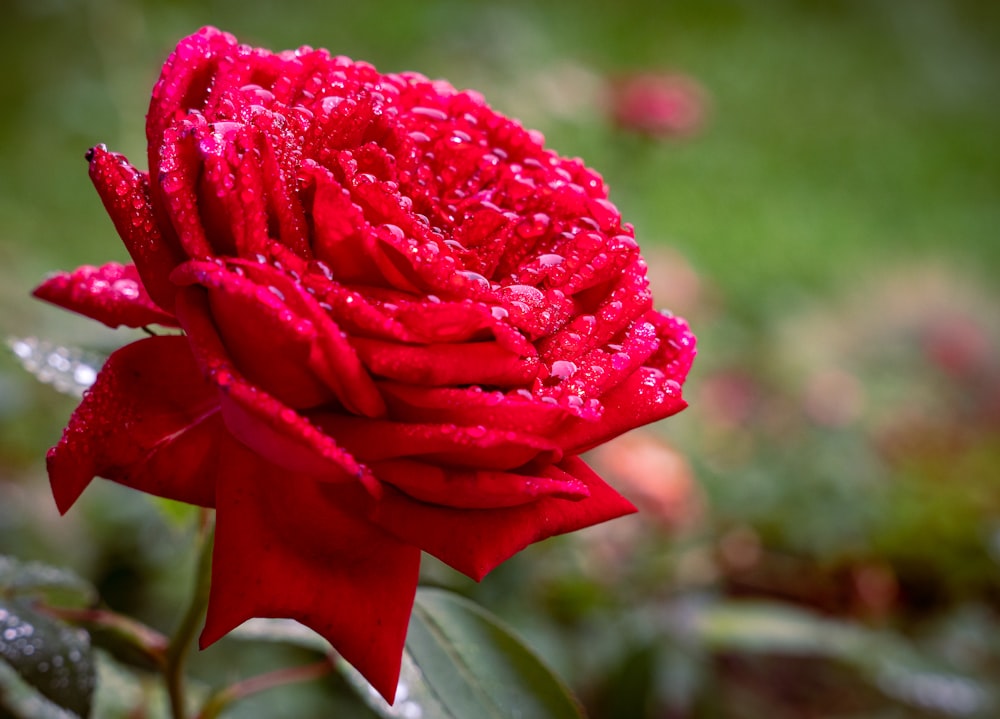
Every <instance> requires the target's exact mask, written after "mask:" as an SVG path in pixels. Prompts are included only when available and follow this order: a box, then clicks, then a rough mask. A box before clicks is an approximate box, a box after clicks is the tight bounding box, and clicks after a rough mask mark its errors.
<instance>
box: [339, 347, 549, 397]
mask: <svg viewBox="0 0 1000 719" xmlns="http://www.w3.org/2000/svg"><path fill="white" fill-rule="evenodd" d="M354 346H355V347H356V348H357V351H358V355H359V356H360V357H361V361H362V362H364V363H365V366H366V367H368V369H369V371H370V372H371V373H372V374H375V375H378V376H380V377H387V378H389V379H394V380H398V381H400V382H408V383H410V384H418V385H430V386H448V385H463V384H481V385H490V386H495V387H523V386H524V385H525V384H526V383H530V382H531V380H532V379H533V378H534V377H535V375H536V374H537V373H538V359H537V358H536V357H521V356H519V355H516V354H513V353H511V352H510V351H509V350H507V349H506V348H504V347H503V346H502V345H501V344H500V343H499V342H469V343H465V344H445V343H441V344H434V345H402V344H397V343H394V342H383V341H381V340H375V339H367V338H360V337H358V338H355V340H354Z"/></svg>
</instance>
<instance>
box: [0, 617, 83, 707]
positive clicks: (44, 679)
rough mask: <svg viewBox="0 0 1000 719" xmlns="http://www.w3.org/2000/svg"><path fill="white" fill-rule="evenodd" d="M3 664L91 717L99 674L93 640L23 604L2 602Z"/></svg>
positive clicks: (44, 693) (0, 651)
mask: <svg viewBox="0 0 1000 719" xmlns="http://www.w3.org/2000/svg"><path fill="white" fill-rule="evenodd" d="M0 659H3V660H4V661H5V662H6V663H7V664H9V665H10V666H11V667H13V668H14V669H15V670H16V671H17V673H18V674H19V675H20V676H21V678H22V679H23V680H24V682H25V683H26V684H29V685H31V686H32V687H34V688H35V689H36V690H38V692H39V693H40V694H41V695H42V696H44V697H45V698H47V699H49V700H50V701H51V702H53V703H54V704H57V705H58V706H60V707H63V708H64V709H67V710H69V711H71V712H73V713H74V714H77V715H78V716H80V717H84V719H86V717H88V716H89V715H90V706H91V701H92V699H93V694H94V684H95V681H96V679H95V672H94V664H93V659H92V656H91V651H90V638H89V637H88V636H87V633H86V632H84V631H83V630H80V629H74V628H72V627H69V626H67V625H66V624H64V623H62V622H60V621H57V620H55V619H52V618H51V617H48V616H46V615H44V614H41V613H40V612H38V611H36V610H35V609H33V608H32V606H31V604H30V603H29V602H28V601H26V600H23V599H8V600H0Z"/></svg>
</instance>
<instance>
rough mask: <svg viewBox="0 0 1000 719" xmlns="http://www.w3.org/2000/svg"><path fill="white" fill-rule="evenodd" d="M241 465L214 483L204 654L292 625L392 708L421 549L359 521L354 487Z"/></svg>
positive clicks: (252, 462)
mask: <svg viewBox="0 0 1000 719" xmlns="http://www.w3.org/2000/svg"><path fill="white" fill-rule="evenodd" d="M231 460H238V458H236V457H233V458H231ZM242 466H243V472H241V473H240V476H238V477H237V476H235V474H232V473H230V474H227V475H225V476H223V477H220V479H219V482H218V498H217V503H216V506H217V510H218V513H217V516H218V519H217V528H216V538H215V549H214V553H213V561H212V584H211V587H212V588H211V596H210V599H209V606H208V616H207V618H206V622H205V629H204V632H203V633H202V635H201V646H202V647H206V646H208V645H209V644H212V643H213V642H215V641H216V640H218V639H219V638H221V637H222V636H223V635H224V634H226V633H227V632H229V631H230V630H232V629H234V628H236V627H237V626H239V625H240V624H241V623H243V622H244V621H246V620H247V619H251V618H253V617H281V618H289V619H296V620H298V621H300V622H302V623H303V624H305V625H306V626H308V627H310V628H312V629H313V630H315V631H316V632H318V633H319V634H321V635H322V636H323V637H325V638H326V639H327V640H329V642H330V643H331V644H332V645H333V646H334V648H335V649H336V650H337V651H338V652H339V653H340V654H342V655H343V657H344V658H345V659H346V660H347V661H349V662H350V663H351V664H353V665H354V666H355V667H356V668H357V669H358V671H360V672H361V673H362V674H363V675H364V676H365V678H366V679H367V680H368V681H369V682H370V683H371V684H372V686H374V687H375V688H376V689H377V690H378V691H379V693H380V694H382V696H384V697H385V698H386V699H387V700H388V701H392V700H393V697H394V695H395V693H396V683H397V681H398V678H399V667H400V662H401V658H402V652H403V642H404V640H405V638H406V628H407V622H408V620H409V616H410V610H411V608H412V605H413V597H414V595H415V593H416V587H417V578H418V574H419V567H420V550H418V549H417V548H416V547H414V546H410V545H408V544H406V543H404V542H401V541H399V540H398V539H396V538H394V537H392V536H390V535H389V534H386V533H385V532H383V531H382V530H381V529H379V528H378V527H376V526H374V525H372V524H369V523H368V522H367V521H365V520H364V519H361V518H360V517H361V516H363V508H362V504H363V502H364V501H365V497H364V495H363V494H362V493H361V492H360V491H359V490H358V488H356V487H353V486H349V485H338V486H336V487H333V486H332V485H329V484H323V483H319V482H314V481H311V480H310V479H309V478H308V477H302V476H287V475H285V476H282V472H281V470H280V469H279V468H278V467H274V466H269V465H268V464H267V463H263V462H261V460H260V458H259V457H256V456H254V455H253V454H252V453H250V452H246V453H245V455H244V456H243V458H242ZM279 476H281V478H282V481H276V477H279Z"/></svg>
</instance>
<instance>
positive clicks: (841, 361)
mask: <svg viewBox="0 0 1000 719" xmlns="http://www.w3.org/2000/svg"><path fill="white" fill-rule="evenodd" d="M4 12H5V22H4V23H0V61H2V64H3V67H5V68H6V70H5V72H4V73H3V76H2V79H0V103H2V107H3V108H4V112H3V113H0V217H2V218H3V222H2V223H0V310H2V311H0V333H2V334H3V335H4V337H7V336H17V337H32V336H35V337H40V338H42V339H44V340H48V341H52V342H56V343H62V344H65V345H68V346H72V347H84V348H87V349H91V350H94V351H97V352H106V351H107V350H108V349H110V348H113V347H115V346H118V345H120V344H124V343H125V342H127V341H129V340H130V339H131V336H128V335H126V334H125V333H121V332H119V333H113V332H110V331H98V330H97V329H95V327H94V323H91V322H86V321H83V320H80V319H78V318H75V317H72V316H69V315H67V314H66V313H62V312H60V311H58V310H54V309H50V308H47V307H43V306H41V304H40V303H34V302H32V301H31V300H30V299H29V298H28V293H29V291H30V289H31V287H32V286H33V285H34V284H35V283H36V282H37V281H38V279H39V278H40V277H41V276H42V275H43V274H44V273H45V272H46V271H49V270H52V269H55V268H70V267H72V266H74V265H76V264H80V263H86V262H90V263H99V262H104V261H108V260H112V259H118V260H121V259H124V257H125V256H124V250H123V249H122V248H121V245H120V243H119V242H118V241H117V239H116V238H115V237H114V232H113V229H112V227H111V224H110V222H109V221H108V220H107V218H106V217H105V215H104V212H103V209H102V208H101V205H100V202H99V201H98V200H97V197H96V195H95V194H94V193H93V191H92V190H91V189H90V187H89V183H88V181H87V178H86V169H85V165H84V162H83V159H82V158H83V153H84V151H85V150H86V149H87V148H88V147H90V146H91V145H94V144H96V143H98V142H105V143H107V144H108V145H109V146H110V147H112V148H113V149H115V150H118V151H121V152H124V153H125V154H127V155H128V156H129V157H130V158H132V159H133V161H135V162H136V163H137V164H139V165H142V164H144V163H143V161H142V159H141V158H142V157H143V155H144V152H145V146H144V136H143V116H144V112H145V106H146V102H147V98H148V93H149V89H150V87H151V85H152V83H153V81H154V79H155V77H156V74H157V72H158V70H159V66H160V64H161V62H162V61H163V59H164V58H165V56H166V54H167V53H168V52H169V50H170V49H171V48H172V46H173V44H174V43H175V42H176V40H177V39H178V38H179V37H181V36H183V35H185V34H188V33H190V32H192V31H193V30H194V29H196V28H197V27H198V26H200V25H203V24H215V25H218V26H220V27H223V28H224V29H227V30H229V31H231V32H234V33H235V34H237V36H239V37H240V38H241V39H242V40H244V41H246V42H250V43H254V44H261V45H265V46H268V47H271V48H273V49H279V48H284V47H296V46H299V45H302V44H311V45H313V46H323V47H327V48H330V49H331V50H332V51H334V52H336V53H343V54H346V55H350V56H352V57H354V58H356V59H364V60H368V61H371V62H373V63H375V64H376V66H378V67H379V68H380V69H382V70H386V71H389V70H418V71H421V72H423V73H425V74H427V75H430V76H435V77H445V78H447V79H449V80H450V81H452V82H453V83H454V84H455V85H457V86H459V87H474V88H476V89H477V90H479V91H481V92H483V94H485V96H486V97H487V98H488V99H489V100H490V101H491V103H492V104H493V105H494V106H495V107H497V108H498V109H499V110H501V111H504V112H507V113H509V114H512V115H514V116H516V117H519V118H521V119H522V120H523V121H524V122H525V123H526V124H527V125H529V126H532V127H537V128H539V129H541V130H542V131H543V132H544V133H545V134H546V137H547V138H548V142H549V145H550V146H551V147H554V148H555V149H557V150H558V151H560V152H561V153H563V154H567V155H579V156H582V157H584V158H585V159H586V161H587V162H588V164H590V165H592V166H593V167H595V168H596V169H597V170H599V171H600V172H602V173H603V174H604V176H605V178H606V179H607V181H608V183H609V185H610V187H611V189H612V199H613V200H614V201H615V202H616V203H617V204H618V205H619V206H620V207H621V209H622V211H623V214H624V216H625V217H626V219H628V220H630V221H632V222H633V223H634V224H635V225H636V228H637V235H638V237H639V238H640V242H641V243H642V244H643V247H644V249H645V252H646V254H647V256H648V259H649V261H650V265H651V278H652V281H653V284H654V291H655V293H656V296H657V298H658V303H659V304H660V305H662V306H665V307H670V308H671V309H673V310H674V311H676V312H678V313H680V314H684V315H685V316H687V317H688V318H689V319H690V320H691V321H692V324H693V325H694V327H695V329H696V331H697V333H698V335H699V341H700V353H701V354H700V357H699V360H698V362H697V363H696V366H695V371H694V373H693V375H692V377H691V379H690V382H689V388H688V395H689V398H690V400H691V408H690V409H689V410H688V411H686V412H685V413H684V414H682V415H681V416H679V417H677V418H674V419H672V420H670V421H668V422H666V423H664V424H663V425H662V426H657V427H655V428H653V429H652V430H648V431H643V432H639V433H636V434H635V435H634V436H631V437H629V438H626V439H625V440H624V443H619V444H617V445H616V446H614V447H609V448H606V449H605V450H602V451H600V452H597V453H595V454H594V456H593V460H594V462H595V464H597V465H598V466H599V467H600V468H601V469H602V471H603V472H604V473H605V474H606V475H607V476H608V477H609V478H610V479H612V480H613V481H616V482H618V483H619V485H620V486H621V487H622V489H623V491H624V492H625V493H626V494H628V495H629V496H631V497H634V498H635V499H636V501H637V503H639V504H640V505H641V507H642V509H643V512H642V513H641V514H640V515H638V516H636V517H631V518H627V519H623V520H619V521H617V522H613V523H611V524H608V525H606V526H602V527H598V528H594V529H592V530H588V531H587V532H583V533H580V534H579V535H578V536H575V537H567V538H563V539H559V540H554V541H551V542H548V543H546V544H544V545H541V546H538V547H534V548H532V549H530V550H528V551H527V552H525V553H523V554H522V555H520V556H518V557H517V558H515V559H514V560H512V561H511V562H509V563H508V564H506V565H504V566H503V567H501V568H500V569H498V570H497V571H496V572H495V573H494V574H493V575H491V576H490V577H489V578H488V579H487V580H485V581H484V582H483V583H482V584H480V585H474V584H473V583H471V582H469V581H466V580H464V579H462V578H460V577H457V576H456V575H454V573H452V572H450V570H447V569H445V568H443V567H441V566H440V565H438V564H436V563H435V562H433V561H428V563H427V566H426V568H425V574H426V578H427V581H428V582H430V583H436V584H441V585H445V586H449V587H452V588H455V589H458V590H459V591H461V592H463V593H465V594H467V595H469V596H471V597H473V598H474V599H476V600H477V601H478V602H481V603H482V604H484V605H485V606H487V607H489V608H491V609H492V610H493V611H495V612H497V613H498V614H499V615H500V616H502V617H504V618H505V619H507V621H509V622H511V623H512V624H514V625H515V626H516V627H517V628H518V629H519V630H520V632H521V633H522V634H523V635H524V636H526V637H527V638H528V639H529V640H530V641H531V643H532V644H533V645H534V646H535V647H536V648H537V649H538V651H540V652H541V653H542V654H543V655H544V656H546V658H547V659H548V660H549V662H550V663H552V664H553V665H555V666H556V667H557V668H558V669H559V670H560V672H561V674H562V676H564V677H566V678H567V679H568V680H569V681H570V683H571V684H572V685H573V686H574V687H575V689H576V690H577V692H578V693H579V694H580V696H581V697H582V698H583V700H584V701H585V703H586V704H587V707H588V710H589V711H590V712H591V714H592V716H594V717H749V718H755V717H779V718H783V717H788V718H790V719H791V718H795V717H808V716H838V717H894V718H896V717H936V716H989V715H990V714H991V712H990V709H989V707H990V706H991V705H990V704H989V701H990V696H991V695H990V693H989V691H988V689H989V688H990V687H993V686H997V685H998V684H1000V649H998V647H1000V580H998V564H997V562H998V560H1000V312H998V308H1000V302H998V293H1000V288H998V287H997V285H996V277H997V276H998V275H1000V241H998V237H997V232H998V228H1000V142H998V140H997V127H1000V6H998V5H996V4H995V3H986V2H976V1H975V0H968V1H965V2H963V1H949V0H921V1H919V2H911V3H894V2H890V1H889V0H874V1H873V0H835V1H832V2H825V3H808V2H791V0H787V1H781V0H772V1H770V2H754V1H752V0H702V1H696V0H681V1H677V2H653V1H652V0H649V1H647V2H642V1H639V0H631V1H623V2H620V3H615V4H610V3H604V2H598V1H597V0H577V1H576V2H572V3H570V2H564V3H555V2H549V3H532V2H528V1H527V0H512V1H511V2H505V3H494V4H486V3H470V2H460V1H459V0H435V1H433V2H423V3H406V2H402V1H401V0H390V1H388V2H379V3H358V2H343V1H339V0H337V1H328V0H304V1H302V2H296V3H246V2H238V1H237V0H211V1H210V2H195V1H194V0H158V1H156V2H153V1H152V0H146V1H143V2H126V0H6V2H5V4H4ZM635 72H642V73H649V72H654V73H655V72H666V73H672V74H674V75H676V76H679V77H683V78H685V79H686V80H687V81H690V82H692V83H695V84H696V85H697V87H699V88H700V89H701V95H700V96H699V97H700V101H701V102H703V103H704V107H703V110H704V115H703V117H704V119H703V122H702V124H701V126H700V127H698V128H696V130H695V131H694V132H690V133H686V134H684V135H682V136H677V137H666V138H651V137H648V136H642V135H638V134H631V133H630V132H629V131H628V130H627V128H622V127H620V126H617V125H616V124H615V123H614V122H613V121H612V116H613V112H612V111H611V110H612V109H611V108H609V107H608V104H607V103H608V98H609V97H610V96H611V93H610V88H612V87H613V85H614V83H615V82H616V81H617V80H619V79H620V78H623V77H626V76H628V75H629V74H631V73H635ZM74 402H75V400H73V399H72V398H69V397H63V396H61V395H57V394H56V393H55V392H53V391H52V389H51V388H50V387H47V386H43V385H41V384H39V383H36V382H34V381H32V380H31V379H30V377H28V376H27V374H26V373H24V372H23V371H22V370H21V368H20V366H19V365H18V363H17V361H16V359H15V358H14V357H13V356H12V355H10V354H9V353H6V354H3V356H2V357H0V552H3V553H5V554H11V555H16V556H19V557H21V558H24V559H33V560H42V561H49V562H52V563H54V564H57V565H60V566H67V567H72V568H73V569H75V570H76V571H77V572H79V573H80V574H82V575H84V576H86V577H88V578H89V579H91V580H92V581H94V583H95V584H96V585H97V587H98V588H99V590H100V592H101V595H102V597H104V599H105V601H106V602H108V604H109V605H111V606H112V607H114V608H116V609H119V610H121V611H125V612H130V613H134V614H135V615H136V616H138V617H139V618H140V619H142V620H143V621H146V622H148V623H149V624H151V625H152V626H155V627H158V628H161V629H163V630H168V629H169V628H170V627H171V626H172V623H173V622H174V621H176V618H177V616H176V615H177V611H178V610H177V607H179V606H181V605H182V597H183V596H184V593H185V590H186V585H185V583H186V581H187V577H188V576H189V574H190V557H188V556H187V553H186V550H185V547H186V546H187V545H188V543H189V536H188V534H189V533H188V530H187V529H185V525H184V524H183V522H181V523H178V522H177V521H174V520H168V519H166V518H164V516H163V515H162V513H161V512H160V511H159V510H158V509H157V508H156V507H155V506H154V505H153V504H152V503H151V502H149V501H148V500H147V499H145V498H143V497H137V496H134V495H133V494H131V493H129V492H128V491H127V490H124V489H122V488H119V487H115V486H111V485H109V484H108V483H103V482H98V483H95V485H94V486H93V487H92V489H91V490H89V491H88V493H87V494H86V495H85V496H84V498H83V500H82V501H81V502H80V504H79V505H78V506H77V507H76V508H75V509H74V510H73V511H72V512H71V513H70V514H69V515H68V516H67V517H65V518H58V517H57V516H56V512H55V509H54V507H53V506H52V502H51V500H50V498H49V496H48V490H47V485H46V481H45V478H44V468H43V461H42V458H43V455H44V451H45V449H46V448H47V447H48V446H49V445H51V444H52V443H53V442H54V440H55V439H56V438H57V436H58V432H59V431H60V429H61V427H62V426H63V423H64V422H65V419H66V417H67V416H68V414H69V412H70V411H71V409H72V407H73V405H74ZM182 519H183V517H182ZM762 602H766V604H761V603H762ZM762 606H763V607H766V608H767V612H769V613H766V614H764V615H762V614H761V607H762ZM720 612H721V613H722V614H720ZM720 616H721V617H723V618H724V620H725V621H724V622H722V628H723V629H725V631H721V630H720V629H719V623H718V621H716V623H714V624H713V623H712V622H710V621H708V620H706V619H705V618H706V617H709V618H711V617H715V618H716V620H718V618H719V617H720ZM817 637H818V638H819V639H817ZM831 637H849V638H854V639H856V641H857V643H856V644H853V645H848V648H847V649H845V648H844V646H845V645H844V644H843V642H844V641H846V640H844V639H833V638H831ZM854 639H852V641H854ZM838 642H841V643H840V644H838ZM857 647H862V649H860V650H857ZM855 650H857V651H859V652H860V654H858V653H852V652H855ZM289 651H292V650H289ZM295 658H296V657H294V656H291V655H290V656H284V655H282V656H277V657H275V656H274V655H273V650H272V649H268V648H267V647H263V648H261V650H260V651H259V652H258V651H255V650H253V649H252V648H250V649H248V648H247V646H246V645H245V644H238V643H237V646H236V647H235V648H234V647H233V646H232V645H230V646H229V647H227V646H226V643H223V644H222V645H220V646H219V647H217V648H213V649H212V650H211V651H210V652H207V653H205V654H203V655H200V656H199V657H198V658H197V661H196V667H195V668H196V669H197V671H198V672H199V673H200V676H201V679H202V681H203V682H205V683H206V684H207V685H218V684H219V683H220V682H221V681H223V680H224V679H227V678H228V679H231V678H232V677H234V676H245V675H246V674H247V673H251V672H255V671H262V670H265V669H268V668H274V667H278V666H281V665H282V660H292V659H295ZM915 658H916V659H915ZM862 659H863V660H864V661H862ZM918 659H919V660H920V661H917V660H918ZM102 662H104V660H103V659H102ZM102 666H104V667H105V670H102V673H101V676H102V677H112V678H116V681H119V682H120V681H121V679H120V676H119V674H120V672H121V670H120V669H115V668H114V667H113V666H111V665H110V663H109V662H104V663H103V664H102ZM116 672H118V673H116ZM109 681H110V680H109ZM131 691H132V692H133V694H134V695H135V697H136V698H135V701H136V702H138V701H139V700H140V699H141V698H142V697H143V696H149V695H150V690H149V688H148V687H146V686H145V685H143V686H140V687H139V688H138V689H137V688H134V687H133V689H132V690H131ZM123 696H124V694H123ZM130 696H131V695H130ZM102 701H107V700H106V699H101V695H99V697H98V704H99V705H100V704H101V702H102ZM352 701H353V700H351V699H350V694H349V692H347V690H346V688H345V686H342V685H339V684H337V683H336V682H334V683H332V684H324V685H322V686H320V685H318V684H315V683H314V684H311V685H302V686H295V687H290V688H288V689H287V690H282V692H281V697H280V699H279V698H278V697H277V696H271V695H261V696H260V697H259V698H255V699H254V700H250V701H248V702H247V703H246V704H245V705H241V711H240V716H247V717H255V716H260V717H273V718H280V717H302V716H334V715H341V716H343V715H350V716H363V715H364V714H363V711H364V710H363V709H361V708H360V707H359V706H358V705H357V704H356V702H355V703H352ZM108 706H110V704H108ZM115 706H116V707H117V705H115ZM994 708H995V707H994ZM127 711H129V708H128V707H124V706H123V707H121V709H120V712H121V714H120V715H121V716H124V715H125V713H126V712H127ZM108 712H109V714H108V715H109V716H112V715H113V716H118V715H119V714H118V713H117V712H119V709H117V708H116V709H114V710H113V711H112V709H108ZM153 715H154V716H155V714H153ZM132 716H138V715H137V714H133V715H132Z"/></svg>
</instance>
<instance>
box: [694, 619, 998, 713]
mask: <svg viewBox="0 0 1000 719" xmlns="http://www.w3.org/2000/svg"><path fill="white" fill-rule="evenodd" d="M688 620H689V621H690V620H693V621H691V624H690V625H689V626H690V627H691V628H693V630H694V632H695V634H696V635H697V637H698V639H699V640H700V642H702V643H704V644H705V645H707V646H708V647H709V648H711V649H713V650H715V651H728V652H741V653H762V654H763V653H766V654H785V655H793V656H814V657H825V658H828V659H831V660H835V661H839V662H842V663H844V664H846V665H848V666H851V667H853V668H855V669H856V670H858V671H859V672H860V673H861V675H862V676H863V677H865V678H866V679H867V680H868V681H869V682H871V684H872V685H874V686H875V687H877V688H878V689H879V690H880V691H881V692H882V693H883V694H885V695H886V696H888V697H891V698H892V699H895V700H896V701H899V702H902V703H903V704H908V705H910V706H915V707H919V708H921V709H930V710H933V711H937V712H941V713H944V714H948V715H951V716H976V717H979V716H994V712H995V710H996V708H997V706H998V703H1000V697H998V695H997V693H996V691H995V689H994V688H993V687H992V686H991V684H990V683H989V682H987V681H984V680H981V679H979V678H976V677H972V676H968V675H966V674H965V673H964V672H961V671H959V670H957V669H956V668H955V667H952V666H949V665H948V664H947V663H945V662H944V661H943V660H942V659H941V658H940V657H931V656H926V655H925V654H924V653H922V652H920V651H918V650H917V648H916V647H915V646H913V645H912V644H910V643H909V642H907V641H906V640H905V639H903V638H901V637H900V636H898V635H895V634H890V633H886V632H880V631H877V630H873V629H869V628H867V627H865V626H863V625H860V624H855V623H853V622H848V621H844V620H838V619H830V618H825V617H821V616H819V615H817V614H814V613H812V612H809V611H807V610H804V609H798V608H793V607H789V606H786V605H782V604H777V603H772V602H763V601H739V602H720V603H718V604H716V605H709V606H705V607H701V608H698V609H695V610H694V613H693V614H692V615H689V616H688Z"/></svg>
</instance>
